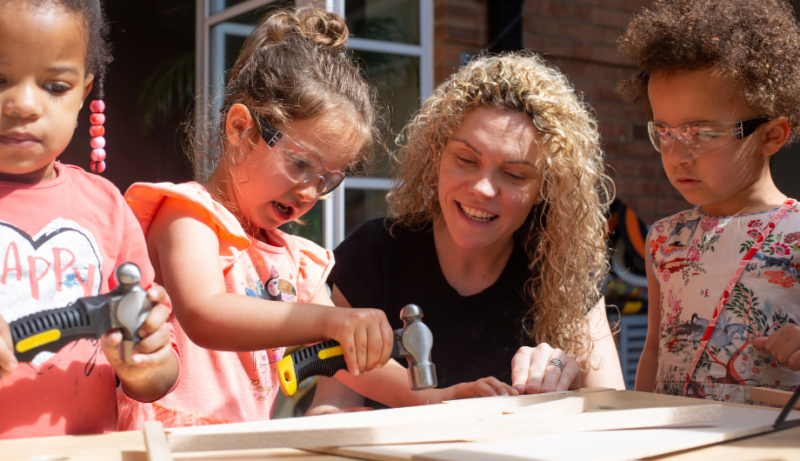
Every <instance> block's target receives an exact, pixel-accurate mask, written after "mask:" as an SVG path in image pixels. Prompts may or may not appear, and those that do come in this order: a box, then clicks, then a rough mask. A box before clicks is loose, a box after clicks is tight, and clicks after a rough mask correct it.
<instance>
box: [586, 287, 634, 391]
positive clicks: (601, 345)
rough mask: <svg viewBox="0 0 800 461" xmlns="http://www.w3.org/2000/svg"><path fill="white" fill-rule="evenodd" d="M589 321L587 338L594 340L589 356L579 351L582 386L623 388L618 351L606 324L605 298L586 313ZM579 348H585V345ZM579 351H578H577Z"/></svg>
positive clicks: (623, 381) (623, 382) (609, 328)
mask: <svg viewBox="0 0 800 461" xmlns="http://www.w3.org/2000/svg"><path fill="white" fill-rule="evenodd" d="M587 316H588V322H589V340H590V341H593V342H594V348H593V349H592V355H591V357H587V356H586V354H585V353H580V357H581V359H580V360H579V361H580V362H581V368H582V369H583V372H582V376H581V381H582V384H581V385H582V386H583V387H610V388H614V389H625V380H624V379H623V378H622V366H621V365H620V363H619V353H618V352H617V346H616V345H615V344H614V336H612V334H611V327H610V326H609V324H608V316H607V314H606V302H605V299H603V298H600V301H598V302H597V305H596V306H595V307H594V308H593V309H592V311H591V312H590V313H589V314H587ZM581 350H587V348H586V346H583V347H581ZM579 352H580V351H579Z"/></svg>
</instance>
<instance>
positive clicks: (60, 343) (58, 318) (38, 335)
mask: <svg viewBox="0 0 800 461" xmlns="http://www.w3.org/2000/svg"><path fill="white" fill-rule="evenodd" d="M108 303H109V301H108V299H107V298H106V297H105V296H92V297H87V298H80V299H78V300H77V301H75V302H74V303H72V304H71V305H69V306H67V307H62V308H58V309H50V310H46V311H42V312H37V313H35V314H31V315H26V316H25V317H22V318H19V319H17V320H15V321H13V322H11V323H10V324H9V327H10V329H11V338H12V339H13V341H14V355H15V356H16V357H17V360H19V361H20V362H30V361H31V360H33V358H34V357H36V355H37V354H39V353H40V352H42V351H50V352H58V351H59V350H61V348H62V347H64V346H66V345H67V344H68V343H70V342H72V341H76V340H78V339H82V338H86V339H96V338H99V337H100V336H102V335H103V333H105V332H106V331H108V330H109V329H110V328H111V325H110V319H109V314H108Z"/></svg>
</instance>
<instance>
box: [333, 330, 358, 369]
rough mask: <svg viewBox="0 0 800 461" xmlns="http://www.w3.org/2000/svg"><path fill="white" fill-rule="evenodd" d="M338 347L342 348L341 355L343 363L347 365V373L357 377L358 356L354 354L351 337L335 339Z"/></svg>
mask: <svg viewBox="0 0 800 461" xmlns="http://www.w3.org/2000/svg"><path fill="white" fill-rule="evenodd" d="M336 340H337V341H339V345H340V346H341V347H342V355H343V356H344V363H346V364H347V371H349V372H350V374H352V375H353V376H358V374H359V372H358V354H356V346H355V342H354V340H353V337H352V336H342V337H339V338H336Z"/></svg>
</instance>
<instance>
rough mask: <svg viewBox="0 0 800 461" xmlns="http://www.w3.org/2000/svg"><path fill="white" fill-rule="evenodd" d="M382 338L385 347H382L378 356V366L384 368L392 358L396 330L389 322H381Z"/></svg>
mask: <svg viewBox="0 0 800 461" xmlns="http://www.w3.org/2000/svg"><path fill="white" fill-rule="evenodd" d="M381 338H382V341H383V348H382V349H381V355H380V357H378V364H377V366H376V367H377V368H383V366H384V365H386V362H388V361H389V360H390V359H391V358H392V349H393V348H394V331H393V330H392V326H391V325H389V322H388V321H387V322H381Z"/></svg>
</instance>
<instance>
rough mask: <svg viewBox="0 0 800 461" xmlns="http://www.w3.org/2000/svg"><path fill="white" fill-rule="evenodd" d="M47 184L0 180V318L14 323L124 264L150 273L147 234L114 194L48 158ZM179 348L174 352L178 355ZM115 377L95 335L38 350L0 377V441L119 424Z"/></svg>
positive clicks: (79, 292)
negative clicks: (51, 174)
mask: <svg viewBox="0 0 800 461" xmlns="http://www.w3.org/2000/svg"><path fill="white" fill-rule="evenodd" d="M55 167H56V172H57V175H58V176H57V178H56V179H55V180H53V181H49V182H45V183H41V184H34V185H24V184H17V183H9V182H0V315H2V317H3V319H5V320H6V321H7V322H11V321H13V320H16V319H18V318H20V317H23V316H25V315H28V314H32V313H35V312H39V311H42V310H46V309H52V308H56V307H63V306H66V305H68V304H69V303H70V302H72V301H74V300H75V299H77V298H79V297H83V296H95V295H97V294H99V293H106V292H108V291H110V290H111V289H113V288H114V286H115V285H116V282H115V280H114V268H115V267H116V266H117V265H119V264H121V263H123V262H133V263H136V264H137V265H138V266H139V267H140V268H141V270H142V281H141V284H142V286H143V287H145V288H148V287H149V286H150V285H151V284H152V282H153V277H154V272H153V268H152V266H151V265H150V260H149V258H148V255H147V248H146V246H145V241H144V236H143V235H142V229H141V227H139V223H138V222H137V221H136V218H134V216H133V213H132V212H131V210H130V208H128V205H127V204H126V203H125V199H123V197H122V195H121V194H120V192H119V190H118V189H117V188H116V187H115V186H114V185H113V184H111V183H110V182H109V181H108V180H106V179H103V178H101V177H99V176H96V175H92V174H89V173H86V172H85V171H83V170H82V169H80V168H78V167H75V166H69V165H62V164H60V163H56V164H55ZM176 352H177V351H176ZM116 420H117V408H116V378H115V375H114V370H113V368H111V365H110V364H109V362H108V360H107V359H106V356H105V354H103V351H102V349H101V348H100V344H99V340H85V339H82V340H79V341H75V342H73V343H70V344H68V345H67V346H66V347H64V348H63V349H61V351H59V352H58V353H56V354H52V353H49V352H42V353H40V354H39V355H37V356H36V358H35V359H34V361H33V362H32V363H20V364H19V366H18V367H17V369H16V370H14V372H13V373H11V376H9V377H6V378H3V379H2V380H0V438H15V437H39V436H50V435H64V434H90V433H100V432H108V431H113V430H115V429H116Z"/></svg>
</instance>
